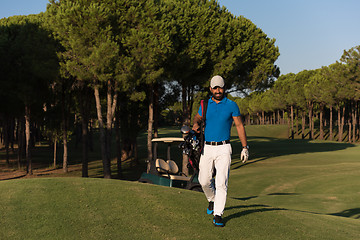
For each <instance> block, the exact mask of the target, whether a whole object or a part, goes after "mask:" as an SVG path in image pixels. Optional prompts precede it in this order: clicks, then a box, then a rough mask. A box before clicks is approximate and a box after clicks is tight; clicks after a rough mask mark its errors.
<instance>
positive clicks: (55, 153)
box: [53, 137, 57, 169]
mask: <svg viewBox="0 0 360 240" xmlns="http://www.w3.org/2000/svg"><path fill="white" fill-rule="evenodd" d="M56 160H57V138H56V137H55V138H54V158H53V161H54V169H56V162H57V161H56Z"/></svg>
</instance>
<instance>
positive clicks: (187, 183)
mask: <svg viewBox="0 0 360 240" xmlns="http://www.w3.org/2000/svg"><path fill="white" fill-rule="evenodd" d="M189 131H190V128H189V127H187V126H185V127H182V128H181V132H182V134H183V135H184V138H178V137H165V138H154V139H152V142H153V144H154V160H155V169H156V173H155V174H154V173H149V172H144V173H142V174H141V177H140V179H139V180H138V181H139V182H143V183H151V184H156V185H162V186H168V187H178V188H184V189H189V190H194V191H202V188H201V185H200V184H199V182H198V170H197V169H195V168H194V171H193V174H192V175H191V176H187V175H185V174H184V173H183V172H182V171H180V169H179V167H178V165H177V164H176V162H175V161H173V160H171V156H170V148H171V145H172V144H175V143H177V144H179V143H180V145H179V148H180V149H182V151H183V158H184V157H188V156H189V153H190V151H191V150H190V149H189V147H190V148H192V145H189V144H190V143H188V141H189V140H190V139H189V135H188V134H189ZM160 143H163V144H167V160H164V159H161V158H158V156H157V155H158V154H157V151H158V144H160ZM189 162H192V161H191V160H190V159H189ZM189 165H190V166H193V165H192V164H190V163H189ZM189 165H188V167H189Z"/></svg>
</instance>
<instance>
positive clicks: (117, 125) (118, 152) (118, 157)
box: [115, 102, 123, 179]
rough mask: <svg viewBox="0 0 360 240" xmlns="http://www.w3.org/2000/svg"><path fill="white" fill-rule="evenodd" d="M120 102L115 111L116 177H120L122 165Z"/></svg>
mask: <svg viewBox="0 0 360 240" xmlns="http://www.w3.org/2000/svg"><path fill="white" fill-rule="evenodd" d="M120 111H121V108H120V102H119V106H117V108H116V111H115V132H116V165H117V175H118V179H122V177H123V176H122V165H121V136H120V135H121V134H120V124H121V122H120Z"/></svg>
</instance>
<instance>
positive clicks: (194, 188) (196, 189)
mask: <svg viewBox="0 0 360 240" xmlns="http://www.w3.org/2000/svg"><path fill="white" fill-rule="evenodd" d="M190 190H191V191H195V192H203V190H202V188H201V186H200V185H196V186H193V187H191V188H190Z"/></svg>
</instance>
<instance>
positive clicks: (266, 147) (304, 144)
mask: <svg viewBox="0 0 360 240" xmlns="http://www.w3.org/2000/svg"><path fill="white" fill-rule="evenodd" d="M248 142H249V145H250V160H251V159H254V160H253V161H248V162H246V163H244V164H243V163H241V161H240V152H241V149H242V146H241V142H240V141H239V139H238V138H236V137H235V136H234V137H232V140H231V143H232V146H233V150H234V151H233V160H234V161H233V162H232V164H231V166H232V169H238V168H240V167H244V166H246V165H250V164H254V163H257V162H260V161H265V160H267V159H269V158H274V157H279V156H288V155H294V154H304V153H318V152H332V151H339V150H344V149H347V148H350V147H354V146H355V145H354V144H351V143H335V142H315V141H313V140H308V139H291V140H289V139H279V138H271V137H248ZM238 149H240V150H238ZM236 160H238V161H236Z"/></svg>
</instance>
